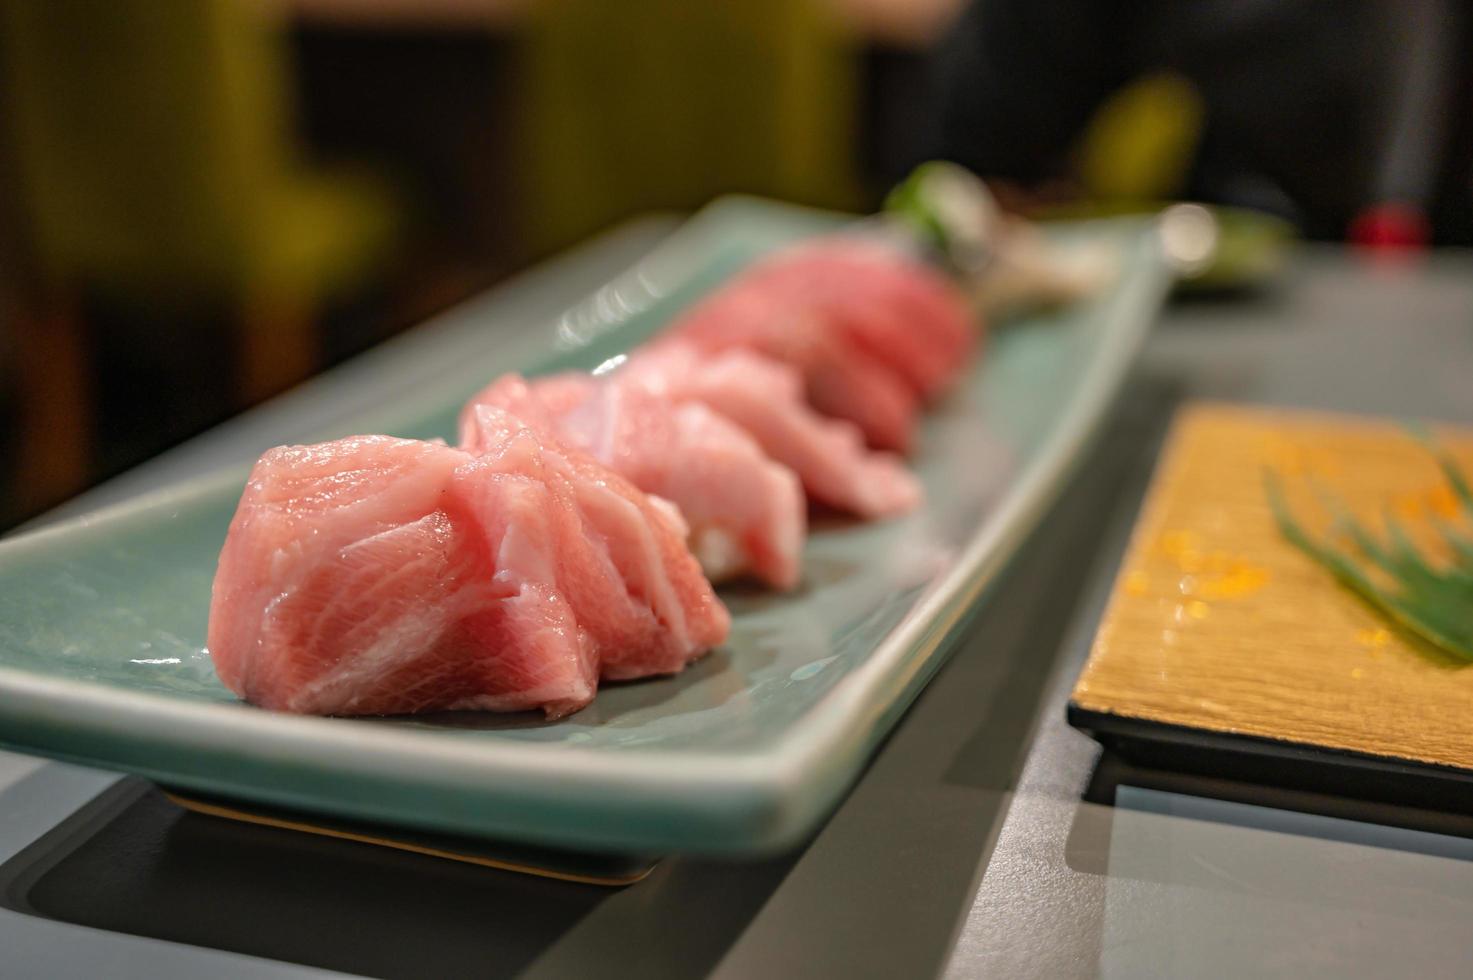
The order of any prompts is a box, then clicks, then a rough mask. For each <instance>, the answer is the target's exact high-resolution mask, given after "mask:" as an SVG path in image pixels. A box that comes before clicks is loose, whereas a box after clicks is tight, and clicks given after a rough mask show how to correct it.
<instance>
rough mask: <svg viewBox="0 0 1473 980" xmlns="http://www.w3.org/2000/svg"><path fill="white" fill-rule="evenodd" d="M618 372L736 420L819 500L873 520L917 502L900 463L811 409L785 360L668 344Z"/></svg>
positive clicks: (852, 429)
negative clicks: (706, 350) (876, 450)
mask: <svg viewBox="0 0 1473 980" xmlns="http://www.w3.org/2000/svg"><path fill="white" fill-rule="evenodd" d="M616 374H618V375H624V376H626V377H628V378H630V379H637V380H638V381H639V383H640V384H642V385H644V386H645V387H647V388H648V389H649V390H651V391H654V392H656V393H658V394H661V395H664V396H666V397H669V398H671V399H674V400H676V401H695V402H700V403H701V404H703V405H705V406H707V407H708V408H710V409H711V410H713V411H715V412H716V413H718V414H720V415H721V416H723V417H724V418H726V419H727V420H728V421H730V422H732V423H734V424H736V425H737V426H739V427H740V428H742V429H743V430H745V431H746V432H747V434H748V435H750V436H751V437H752V438H753V439H755V440H756V441H757V443H758V445H760V446H761V447H762V449H763V451H765V452H766V453H767V455H768V456H771V457H772V458H773V459H775V460H777V461H778V462H779V463H782V464H783V465H785V466H787V467H789V468H791V469H792V470H793V471H794V472H795V473H797V474H798V478H799V480H801V481H802V483H803V488H804V489H805V490H806V491H807V492H808V496H809V497H811V498H812V499H813V500H815V501H817V502H819V503H821V504H824V505H826V506H829V507H834V508H837V509H839V510H843V511H847V512H849V513H852V514H856V515H858V516H860V517H866V518H877V517H889V516H893V515H896V514H902V513H904V512H906V511H908V510H911V509H912V508H914V507H915V506H916V505H917V504H918V503H920V500H921V488H920V484H919V483H917V482H916V479H915V477H914V476H912V475H911V474H910V472H909V471H908V470H906V468H905V466H904V465H903V464H902V463H901V461H900V460H899V459H898V458H896V457H895V456H893V455H891V454H889V453H881V452H873V451H871V450H869V449H867V448H866V447H865V445H864V440H863V439H862V438H861V437H860V435H859V430H858V429H856V428H855V427H854V426H853V425H852V424H850V423H849V422H845V421H842V420H839V419H829V418H825V417H823V416H821V415H819V414H817V413H816V412H814V411H813V410H812V409H811V408H809V407H808V405H807V404H806V403H805V402H804V401H803V382H802V379H801V378H799V376H798V374H797V372H796V371H794V370H793V369H792V368H791V367H790V366H788V365H786V364H782V363H780V362H778V361H775V360H772V359H770V358H767V357H763V356H761V355H759V354H755V353H753V352H750V351H745V350H731V351H727V352H725V353H721V354H714V355H712V354H703V353H701V352H700V351H698V350H696V349H695V348H694V347H692V346H690V345H687V344H676V343H668V342H667V343H663V344H660V345H658V346H657V347H653V348H647V349H645V350H643V351H640V352H638V353H636V354H634V355H633V356H632V357H631V358H630V359H629V361H628V362H627V363H626V364H625V365H624V366H623V367H622V368H620V369H619V370H618V371H617V372H616Z"/></svg>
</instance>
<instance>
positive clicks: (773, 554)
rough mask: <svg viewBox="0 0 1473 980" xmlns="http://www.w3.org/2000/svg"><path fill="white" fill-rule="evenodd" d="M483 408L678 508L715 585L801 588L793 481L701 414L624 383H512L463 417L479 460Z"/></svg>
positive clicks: (498, 386) (724, 425)
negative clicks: (557, 440) (753, 582)
mask: <svg viewBox="0 0 1473 980" xmlns="http://www.w3.org/2000/svg"><path fill="white" fill-rule="evenodd" d="M477 405H492V406H497V407H500V408H503V409H505V410H508V411H510V412H512V413H513V414H515V415H518V416H521V417H523V418H536V419H543V420H547V422H548V423H549V424H555V425H556V426H557V430H558V434H559V436H560V437H561V438H563V439H564V440H565V441H567V442H570V443H572V444H573V445H575V446H577V447H578V448H580V449H582V450H584V451H585V452H587V453H589V454H590V455H592V456H594V457H595V458H596V459H598V460H599V461H600V462H602V463H604V464H605V465H607V466H609V467H610V468H612V469H614V470H616V471H617V472H619V473H620V474H621V475H622V476H624V477H626V478H627V479H629V480H630V481H631V482H632V483H633V484H634V485H635V486H637V487H639V488H640V489H641V490H644V491H646V492H648V493H652V494H656V495H658V496H659V497H661V498H664V499H666V500H669V501H670V502H672V503H673V504H675V506H676V507H677V508H678V509H679V511H680V513H681V515H682V517H683V518H684V520H685V522H686V523H687V525H688V528H689V531H688V540H689V543H690V547H691V550H692V551H693V552H694V553H695V555H696V557H697V558H698V559H699V560H700V562H701V567H702V568H703V569H704V570H705V572H706V575H707V576H708V577H709V578H710V579H711V580H713V581H718V580H721V579H726V578H731V577H734V576H737V575H743V574H750V575H752V576H754V577H756V578H758V579H760V580H762V581H764V582H766V583H768V584H770V585H773V586H775V587H777V588H780V589H787V588H792V587H793V586H794V585H796V584H797V580H798V574H799V566H800V557H801V551H802V546H803V537H804V533H805V531H806V529H807V518H806V514H805V510H804V502H803V492H802V487H801V486H800V484H799V482H798V479H797V477H796V476H794V474H793V473H792V471H791V470H789V469H788V468H787V467H785V466H782V465H780V464H777V463H774V462H773V461H772V460H770V459H769V458H768V457H767V456H766V454H765V453H763V451H762V449H761V447H759V446H758V445H757V444H756V443H755V442H753V440H752V439H751V437H750V436H748V435H747V434H746V433H745V432H744V431H742V430H741V429H740V428H738V427H737V426H735V425H733V424H732V423H730V422H728V421H726V420H725V419H723V418H722V417H721V416H719V415H717V414H716V413H715V412H713V411H711V410H710V409H708V408H706V407H705V406H704V405H702V404H700V403H698V402H685V403H677V402H674V401H671V400H669V399H667V398H663V397H660V396H659V395H657V394H655V393H653V392H651V391H650V390H648V389H646V388H645V387H643V386H642V385H638V384H629V383H625V382H624V380H623V379H622V378H620V377H618V376H615V377H611V378H608V379H600V378H595V377H593V376H592V375H588V374H581V373H568V374H562V375H554V376H552V377H548V378H539V379H537V380H535V381H533V382H531V383H530V384H529V383H528V382H526V381H525V380H523V379H522V378H521V377H520V376H518V375H507V376H505V377H503V378H501V379H499V380H498V381H496V382H494V383H493V384H491V385H490V386H488V387H487V388H486V389H485V390H484V391H482V392H481V393H479V394H478V395H476V396H475V397H474V398H472V399H471V400H470V402H468V403H467V405H466V408H465V409H464V410H463V411H462V414H461V444H462V446H463V447H464V448H467V449H469V450H471V451H479V450H480V445H479V426H478V423H477V420H476V418H475V407H476V406H477Z"/></svg>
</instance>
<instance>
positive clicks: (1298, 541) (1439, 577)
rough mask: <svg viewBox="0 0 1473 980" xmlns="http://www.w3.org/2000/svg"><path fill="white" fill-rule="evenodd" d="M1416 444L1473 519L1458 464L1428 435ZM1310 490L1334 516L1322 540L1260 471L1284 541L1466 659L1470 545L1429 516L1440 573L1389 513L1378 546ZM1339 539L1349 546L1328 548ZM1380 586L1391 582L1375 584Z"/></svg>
mask: <svg viewBox="0 0 1473 980" xmlns="http://www.w3.org/2000/svg"><path fill="white" fill-rule="evenodd" d="M1419 438H1422V441H1423V442H1424V443H1425V444H1427V446H1428V448H1429V449H1430V450H1431V451H1432V452H1433V453H1434V455H1436V457H1437V461H1438V465H1439V468H1440V469H1441V470H1442V473H1443V476H1444V478H1445V479H1446V480H1447V482H1448V486H1449V487H1450V488H1451V489H1452V492H1453V495H1454V497H1455V498H1456V499H1457V500H1458V502H1459V505H1460V508H1461V510H1462V516H1463V517H1464V519H1465V520H1469V519H1473V492H1470V488H1469V483H1468V480H1467V478H1466V477H1465V476H1464V474H1463V472H1462V470H1461V469H1460V468H1459V467H1458V465H1457V462H1456V461H1455V460H1454V459H1453V458H1452V456H1451V455H1450V454H1449V453H1447V452H1446V451H1445V450H1443V449H1440V448H1438V447H1437V446H1435V445H1434V444H1433V443H1432V442H1431V437H1430V435H1425V436H1424V435H1421V434H1419ZM1316 490H1317V491H1319V494H1320V496H1321V498H1322V500H1323V501H1324V503H1325V506H1326V508H1327V509H1328V510H1329V511H1330V513H1331V514H1332V515H1333V530H1332V532H1331V534H1330V535H1329V536H1328V537H1326V538H1325V539H1317V538H1315V536H1314V535H1312V534H1311V533H1310V532H1309V531H1308V530H1306V529H1305V527H1304V525H1302V524H1301V523H1300V522H1299V521H1298V519H1297V518H1295V516H1294V514H1293V512H1292V511H1291V510H1290V508H1289V503H1288V499H1287V497H1286V496H1285V494H1284V485H1283V480H1282V478H1281V477H1280V476H1279V474H1278V473H1276V472H1274V471H1273V470H1271V469H1270V470H1265V471H1264V492H1265V495H1266V496H1267V498H1268V504H1269V508H1270V510H1272V512H1273V515H1274V520H1275V522H1276V523H1277V524H1278V527H1279V533H1281V534H1282V535H1283V536H1284V539H1285V540H1286V541H1288V542H1289V543H1290V544H1292V545H1294V546H1295V547H1296V548H1298V549H1299V550H1300V551H1302V552H1304V553H1305V554H1306V555H1308V556H1309V557H1310V558H1312V559H1314V560H1315V561H1316V562H1318V563H1319V564H1320V565H1321V566H1323V567H1324V568H1325V569H1326V570H1327V571H1328V572H1330V574H1332V575H1334V576H1335V578H1336V579H1337V580H1339V581H1340V583H1341V584H1343V585H1345V586H1346V587H1347V588H1349V589H1350V590H1352V591H1353V592H1355V593H1356V594H1357V595H1359V596H1360V597H1361V598H1362V599H1364V600H1365V601H1366V602H1368V603H1370V604H1371V605H1372V606H1373V607H1374V608H1376V609H1377V610H1378V611H1380V612H1381V613H1382V614H1383V615H1385V616H1387V617H1388V618H1390V619H1391V620H1392V621H1393V623H1395V624H1396V625H1398V626H1400V627H1402V628H1403V629H1406V630H1408V631H1410V632H1412V633H1414V634H1416V635H1417V636H1419V637H1421V638H1422V639H1424V640H1426V641H1427V642H1428V643H1431V644H1433V645H1434V646H1436V647H1438V648H1439V649H1441V650H1443V651H1446V652H1447V653H1450V654H1452V655H1454V656H1455V657H1458V658H1460V659H1463V660H1469V661H1473V539H1470V538H1469V537H1468V535H1467V534H1466V533H1464V532H1461V531H1459V530H1458V529H1456V528H1454V527H1453V526H1452V525H1450V524H1448V523H1447V522H1445V521H1442V520H1440V519H1438V518H1436V517H1433V518H1432V525H1433V526H1434V527H1435V528H1436V529H1437V532H1438V534H1439V535H1441V537H1442V539H1443V540H1444V541H1445V542H1446V543H1447V545H1448V548H1449V550H1450V552H1451V554H1452V561H1451V563H1450V564H1448V565H1447V566H1446V567H1443V566H1440V565H1434V564H1432V563H1431V562H1429V561H1428V560H1427V559H1426V558H1425V557H1424V556H1423V555H1422V554H1421V552H1420V551H1419V550H1418V549H1417V546H1416V544H1415V543H1414V542H1413V540H1412V538H1411V536H1410V535H1409V534H1408V533H1407V532H1406V529H1405V528H1404V527H1403V526H1402V525H1401V522H1399V521H1398V520H1396V518H1394V517H1393V516H1392V515H1391V513H1390V512H1389V510H1388V511H1387V512H1386V513H1385V517H1384V520H1385V524H1386V535H1385V540H1381V539H1378V538H1377V537H1376V535H1375V534H1373V533H1372V532H1371V530H1370V529H1369V528H1367V527H1366V526H1365V525H1364V524H1362V523H1361V522H1360V521H1358V520H1356V518H1355V517H1354V516H1353V515H1351V514H1350V513H1349V511H1348V510H1347V509H1346V508H1345V507H1344V506H1343V505H1341V504H1340V503H1339V502H1338V501H1337V500H1335V499H1334V498H1333V496H1331V495H1329V494H1328V492H1327V491H1324V490H1323V489H1322V488H1318V487H1317V488H1316ZM1342 538H1343V539H1348V541H1349V542H1350V544H1351V545H1353V546H1354V548H1353V549H1352V548H1346V547H1340V546H1339V545H1337V544H1336V543H1335V542H1336V540H1337V539H1342ZM1373 570H1374V571H1373ZM1383 580H1384V581H1387V582H1389V583H1390V584H1389V585H1382V584H1379V583H1380V581H1383Z"/></svg>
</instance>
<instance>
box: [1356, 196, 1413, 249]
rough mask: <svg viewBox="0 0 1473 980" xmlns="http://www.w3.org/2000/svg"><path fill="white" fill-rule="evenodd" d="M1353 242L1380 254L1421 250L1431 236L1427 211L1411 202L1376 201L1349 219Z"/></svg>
mask: <svg viewBox="0 0 1473 980" xmlns="http://www.w3.org/2000/svg"><path fill="white" fill-rule="evenodd" d="M1348 237H1349V239H1350V242H1351V244H1353V245H1355V246H1356V247H1358V248H1362V249H1366V250H1368V251H1372V252H1376V253H1379V254H1396V253H1402V254H1404V253H1409V252H1421V251H1423V250H1425V249H1426V248H1427V245H1428V243H1429V242H1430V241H1431V238H1432V227H1431V225H1430V223H1429V222H1428V221H1427V215H1426V213H1425V212H1424V211H1423V210H1422V209H1421V208H1419V207H1416V206H1415V205H1411V204H1399V203H1389V204H1376V205H1372V206H1371V207H1368V208H1366V209H1365V210H1364V211H1362V212H1361V213H1360V214H1358V215H1356V217H1355V220H1354V221H1352V222H1351V223H1350V230H1349V235H1348Z"/></svg>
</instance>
